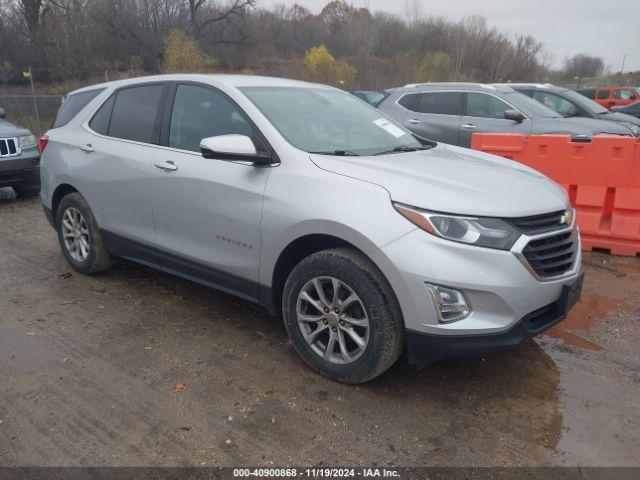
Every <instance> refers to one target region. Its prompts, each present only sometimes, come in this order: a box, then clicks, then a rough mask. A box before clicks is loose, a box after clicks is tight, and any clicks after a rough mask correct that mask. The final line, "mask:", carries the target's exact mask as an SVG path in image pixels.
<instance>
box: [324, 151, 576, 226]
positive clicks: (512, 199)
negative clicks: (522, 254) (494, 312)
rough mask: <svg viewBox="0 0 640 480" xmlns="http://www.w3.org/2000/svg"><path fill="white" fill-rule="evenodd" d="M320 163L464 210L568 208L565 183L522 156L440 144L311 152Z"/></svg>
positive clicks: (437, 206)
mask: <svg viewBox="0 0 640 480" xmlns="http://www.w3.org/2000/svg"><path fill="white" fill-rule="evenodd" d="M311 160H312V161H313V162H314V163H315V164H316V165H317V166H318V167H320V168H322V169H324V170H327V171H330V172H333V173H337V174H340V175H345V176H348V177H352V178H357V179H359V180H363V181H366V182H370V183H374V184H376V185H380V186H381V187H384V188H385V189H386V190H387V191H388V192H389V194H390V195H391V199H392V200H393V201H396V202H400V203H405V204H407V205H412V206H415V207H419V208H423V209H426V210H433V211H438V212H445V213H455V214H461V215H482V216H492V217H521V216H528V215H536V214H540V213H549V212H553V211H557V210H562V209H564V208H566V206H567V205H568V199H567V194H566V192H565V191H564V189H563V188H562V187H560V186H559V185H558V184H556V183H554V182H552V181H550V180H549V179H548V178H546V177H545V176H544V175H542V174H540V173H538V172H536V171H535V170H532V169H530V168H528V167H526V166H524V165H521V164H519V163H517V162H513V161H510V160H506V159H503V158H501V157H497V156H494V155H489V154H486V153H483V152H478V151H475V150H468V149H466V148H461V147H454V146H451V145H445V144H442V143H440V144H438V146H436V147H434V148H432V149H431V150H424V151H417V152H408V153H398V154H391V155H378V156H373V157H344V156H342V157H337V156H326V155H315V154H312V155H311Z"/></svg>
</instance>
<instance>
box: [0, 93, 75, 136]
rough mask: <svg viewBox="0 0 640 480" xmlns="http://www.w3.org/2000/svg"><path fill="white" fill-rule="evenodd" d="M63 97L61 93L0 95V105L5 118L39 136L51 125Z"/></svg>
mask: <svg viewBox="0 0 640 480" xmlns="http://www.w3.org/2000/svg"><path fill="white" fill-rule="evenodd" d="M63 99H64V96H63V95H0V107H2V108H4V110H5V112H6V115H7V117H6V120H8V121H10V122H11V123H14V124H16V125H18V126H20V127H24V128H27V129H29V130H30V131H31V133H33V134H34V135H36V136H40V135H42V134H43V133H44V132H46V131H47V130H49V129H50V128H51V126H52V125H53V121H54V119H55V118H56V113H58V108H60V105H61V104H62V100H63Z"/></svg>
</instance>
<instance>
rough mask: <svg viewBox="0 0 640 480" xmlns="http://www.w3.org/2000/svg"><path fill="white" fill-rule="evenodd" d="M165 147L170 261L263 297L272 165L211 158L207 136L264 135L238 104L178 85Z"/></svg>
mask: <svg viewBox="0 0 640 480" xmlns="http://www.w3.org/2000/svg"><path fill="white" fill-rule="evenodd" d="M171 112H172V113H171V118H170V123H169V125H168V136H167V139H166V142H164V143H166V145H165V146H160V147H158V149H157V150H156V153H155V155H154V158H153V161H152V164H151V196H152V202H153V210H154V218H155V225H156V245H157V247H158V248H159V249H160V250H161V251H163V252H165V253H167V254H169V255H167V257H166V262H167V267H168V268H169V269H170V270H174V271H176V270H177V271H179V273H181V274H183V275H186V276H193V277H197V278H198V279H199V280H201V281H205V282H208V283H211V284H214V285H216V286H217V287H220V288H222V289H223V290H224V289H227V290H229V291H233V292H234V293H238V294H241V295H244V296H246V297H249V298H256V297H257V295H258V292H257V280H258V268H259V253H260V222H261V217H262V198H263V192H264V188H265V184H266V181H267V177H268V175H269V173H270V171H271V168H269V167H266V168H265V167H255V166H253V165H251V164H248V163H241V162H232V161H226V160H221V159H206V158H204V157H202V155H201V153H200V140H201V139H203V138H205V137H211V136H216V135H225V134H241V135H247V136H249V137H251V138H252V139H253V140H254V143H257V145H256V146H257V147H258V149H259V150H260V149H261V148H260V147H261V146H260V145H259V139H258V136H257V134H256V132H255V131H254V129H253V127H252V125H251V124H250V123H249V121H248V120H247V118H246V117H245V115H244V114H243V113H242V112H241V111H240V110H239V108H238V107H237V106H236V105H235V104H234V103H232V102H231V101H230V100H229V99H228V98H227V97H226V96H225V95H224V94H222V93H221V92H219V91H217V90H215V89H213V88H211V87H207V86H203V85H194V84H180V85H177V88H176V91H175V99H174V101H173V108H172V110H171Z"/></svg>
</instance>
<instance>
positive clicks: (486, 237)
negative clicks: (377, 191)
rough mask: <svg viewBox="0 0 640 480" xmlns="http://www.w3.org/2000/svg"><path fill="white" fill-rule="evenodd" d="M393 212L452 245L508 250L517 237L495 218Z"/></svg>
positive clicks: (411, 209) (408, 209)
mask: <svg viewBox="0 0 640 480" xmlns="http://www.w3.org/2000/svg"><path fill="white" fill-rule="evenodd" d="M393 206H394V207H395V209H396V210H397V211H398V212H399V213H400V214H402V215H403V216H404V217H405V218H406V219H407V220H409V221H410V222H411V223H413V224H415V225H417V226H418V227H420V228H421V229H422V230H424V231H425V232H428V233H430V234H432V235H435V236H437V237H441V238H445V239H447V240H452V241H454V242H460V243H467V244H469V245H477V246H479V247H487V248H496V249H499V250H511V247H513V244H514V243H516V240H518V238H520V235H521V233H520V232H519V231H518V230H517V229H516V228H515V227H513V226H511V225H509V224H508V223H507V222H505V221H503V220H500V219H499V218H487V217H459V216H454V215H445V214H442V213H434V212H428V211H426V210H421V209H418V208H415V207H409V206H408V205H403V204H401V203H394V204H393Z"/></svg>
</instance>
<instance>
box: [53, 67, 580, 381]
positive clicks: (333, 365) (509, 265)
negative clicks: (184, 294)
mask: <svg viewBox="0 0 640 480" xmlns="http://www.w3.org/2000/svg"><path fill="white" fill-rule="evenodd" d="M88 98H89V100H87V99H88ZM67 102H75V103H76V105H80V104H82V107H81V108H79V109H77V110H78V111H77V115H75V116H73V118H71V119H70V120H69V121H68V122H67V123H66V124H65V125H63V126H60V127H58V128H54V129H52V130H50V131H49V132H48V134H47V138H46V139H44V140H43V144H44V142H45V141H46V147H45V149H44V152H43V157H42V158H43V160H42V201H43V203H44V207H45V212H46V213H47V214H48V217H49V220H50V222H51V224H52V225H53V226H54V228H56V229H57V232H58V238H59V243H60V247H61V249H62V252H63V254H64V256H65V257H66V259H67V261H68V262H69V263H70V264H71V265H72V266H73V268H75V269H76V270H77V271H79V272H82V273H87V274H90V273H96V272H101V271H104V270H107V269H108V268H109V267H110V266H111V264H112V261H113V260H114V259H115V258H117V257H123V258H127V259H131V260H134V261H137V262H140V263H143V264H145V265H152V266H155V267H157V268H159V269H162V270H164V271H167V272H171V273H174V274H176V275H179V276H182V277H185V278H188V279H190V280H194V281H197V282H200V283H203V284H205V285H210V286H212V287H215V288H218V289H221V290H223V291H225V292H229V293H232V294H234V295H238V296H240V297H242V298H245V299H247V300H249V301H252V302H256V303H258V304H261V305H263V306H264V307H266V308H267V309H268V310H269V311H270V312H272V313H274V314H277V315H281V316H282V318H283V319H284V323H285V325H286V329H287V332H288V334H289V335H290V337H291V340H292V342H293V345H294V346H295V348H296V350H297V351H298V353H299V354H300V356H301V357H302V358H303V359H304V360H305V361H306V362H307V363H308V364H309V365H310V366H311V367H312V368H314V369H315V370H316V371H318V372H320V373H322V374H324V375H326V376H328V377H330V378H333V379H336V380H339V381H343V382H348V383H358V382H364V381H367V380H370V379H372V378H374V377H376V376H377V375H380V374H381V373H382V372H384V371H385V370H387V369H388V368H389V367H390V366H391V365H392V364H394V363H395V362H396V361H397V360H398V358H399V357H400V356H401V354H403V352H406V356H407V358H408V361H409V362H410V363H412V364H425V363H428V362H433V361H436V360H440V359H444V358H448V357H453V356H458V355H469V354H474V353H477V352H479V351H484V350H487V349H495V348H501V347H510V346H515V345H517V344H519V343H520V342H522V341H523V340H525V339H527V338H530V337H532V336H534V335H536V334H538V333H539V332H541V331H543V330H545V329H547V328H549V327H550V326H552V325H554V324H555V323H557V322H559V321H560V320H562V319H563V318H564V317H565V315H566V314H567V311H568V310H569V309H570V308H571V307H572V306H573V305H574V303H575V302H576V301H577V300H578V298H579V296H580V291H581V285H582V274H581V268H580V240H579V236H578V231H577V228H576V224H575V219H574V214H573V210H572V209H571V207H570V204H569V201H568V198H567V195H566V193H565V191H564V190H563V189H562V188H561V187H560V186H559V185H557V184H555V183H553V182H551V181H549V180H548V179H547V178H545V177H544V176H543V175H541V174H540V173H537V172H535V171H534V170H531V169H529V168H527V167H525V166H523V165H520V164H517V163H514V162H511V161H508V160H505V159H502V158H498V157H495V156H492V155H487V154H484V153H480V152H474V151H471V150H467V149H464V148H459V147H452V146H448V145H443V144H437V143H435V142H432V141H426V140H423V139H421V138H420V137H416V136H414V135H412V134H411V133H410V132H409V131H408V130H406V129H405V128H404V127H402V126H401V125H399V124H397V123H395V122H394V121H393V120H391V119H389V118H387V117H385V116H384V115H382V114H381V113H380V112H379V111H378V110H376V109H375V108H373V107H370V106H369V105H367V104H365V103H364V102H362V101H361V100H359V99H357V98H355V97H353V96H352V95H349V94H348V93H346V92H342V91H340V90H337V89H334V88H331V87H327V86H322V85H315V84H310V83H304V82H297V81H291V80H284V79H275V78H267V77H252V76H232V75H230V76H225V75H211V76H206V75H170V76H157V77H146V78H138V79H131V80H123V81H117V82H113V83H106V84H102V85H97V86H93V87H88V88H85V89H81V90H78V91H76V92H73V93H72V94H71V95H69V97H68V99H67ZM63 108H64V106H63Z"/></svg>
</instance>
